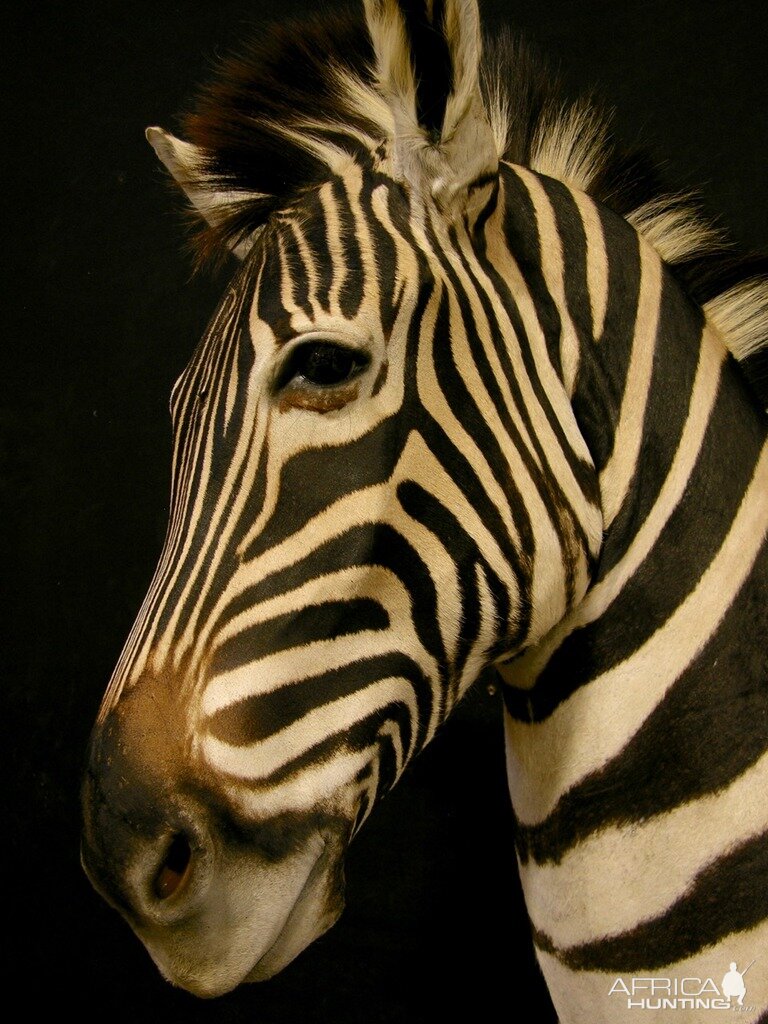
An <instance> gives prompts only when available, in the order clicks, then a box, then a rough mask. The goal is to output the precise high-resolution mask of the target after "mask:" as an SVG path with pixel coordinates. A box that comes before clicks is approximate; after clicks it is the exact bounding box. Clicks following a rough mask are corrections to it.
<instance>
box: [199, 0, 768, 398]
mask: <svg viewBox="0 0 768 1024" xmlns="http://www.w3.org/2000/svg"><path fill="white" fill-rule="evenodd" d="M482 83H483V92H484V97H485V104H486V109H487V112H488V116H489V119H490V122H491V127H492V130H493V134H494V138H495V141H496V146H497V151H498V154H499V157H500V158H501V159H503V160H506V161H509V162H511V163H515V164H520V165H523V166H525V167H529V168H531V169H532V170H534V171H537V172H539V173H541V174H545V175H548V176H550V177H553V178H557V179H558V180H560V181H562V182H564V183H565V184H567V185H569V186H572V187H573V188H576V189H581V190H582V191H584V192H586V193H587V194H588V195H590V196H592V197H593V198H594V199H596V200H598V201H600V202H601V203H603V204H605V205H606V206H607V207H609V208H610V209H612V210H614V211H615V212H616V213H618V214H620V215H621V216H622V217H624V218H625V219H626V220H627V221H629V222H630V223H631V224H632V225H633V226H634V227H635V228H636V229H637V230H638V231H639V232H640V233H641V234H642V235H643V236H644V237H645V238H646V239H648V241H649V242H650V243H651V244H652V245H653V246H654V248H655V249H656V250H657V252H658V253H659V255H660V256H661V257H662V259H663V260H664V261H665V262H666V263H667V264H668V265H669V266H670V268H671V269H672V271H673V273H675V275H676V276H677V277H678V278H679V279H680V280H681V282H682V283H683V286H684V287H685V289H686V291H687V293H688V295H690V297H691V298H692V299H693V300H694V301H695V302H697V303H698V304H699V305H700V306H701V307H702V308H703V310H704V313H705V315H706V317H707V320H708V321H709V322H710V323H711V324H712V325H713V326H714V328H715V329H716V330H717V331H718V332H719V333H720V335H721V336H722V338H723V340H724V342H725V344H726V345H727V347H728V348H729V349H730V351H731V352H732V353H733V355H734V356H735V357H736V359H737V360H738V361H739V363H740V365H741V367H742V369H743V371H744V373H745V375H746V376H747V378H748V380H749V381H750V383H751V384H752V387H753V389H754V390H755V391H756V392H757V395H758V397H759V399H760V400H761V402H762V405H763V407H764V408H765V406H766V404H768V260H766V258H765V257H754V256H743V255H741V254H739V253H738V252H737V250H736V249H735V247H734V246H733V245H732V244H731V243H730V242H729V241H728V239H727V238H726V237H725V235H724V233H723V232H722V231H721V230H719V229H717V228H715V227H713V225H712V224H711V223H710V222H709V221H707V220H706V219H705V218H704V217H703V216H702V215H701V213H700V211H699V208H698V205H697V202H696V200H695V198H693V197H692V196H691V195H690V194H681V193H670V192H668V191H666V190H665V189H664V188H663V187H662V185H661V183H660V178H659V175H658V173H657V171H656V168H655V167H654V165H653V162H652V161H651V160H650V159H649V158H648V156H647V155H645V154H644V153H643V152H641V151H638V150H627V149H624V148H622V147H621V146H619V144H618V143H617V142H616V140H615V139H614V138H613V135H612V132H611V118H610V115H609V114H607V113H606V111H605V110H604V109H603V108H602V107H601V106H600V105H599V104H598V103H596V102H595V101H594V100H592V99H578V100H575V101H574V100H570V99H568V98H567V97H566V95H565V93H564V90H563V89H562V86H561V83H560V82H559V80H558V78H557V76H556V75H553V74H552V73H551V72H550V70H549V69H548V68H547V67H546V65H545V64H543V63H542V62H541V61H540V60H539V59H537V58H536V59H535V58H533V57H532V56H531V55H530V53H529V51H528V50H527V49H526V48H525V47H524V46H522V45H521V44H519V43H518V42H516V41H515V40H514V39H513V38H512V37H511V36H502V37H501V38H498V37H496V38H495V39H494V40H486V42H485V52H484V56H483V68H482ZM421 99H422V102H425V103H429V101H430V97H429V94H428V92H425V93H424V96H423V97H422V98H421ZM182 133H183V135H184V137H185V138H186V139H188V140H189V141H190V142H191V143H192V144H193V145H195V146H197V147H199V149H200V150H201V151H202V152H204V153H205V159H204V160H203V161H202V162H201V163H200V165H199V166H198V167H197V168H196V171H195V175H194V177H193V179H192V180H191V182H190V183H191V184H192V185H193V187H195V188H198V189H200V190H201V191H210V192H211V193H214V192H215V193H217V194H218V196H219V200H218V204H217V219H216V224H215V226H211V225H209V224H204V225H203V226H202V230H201V231H200V232H199V233H198V235H197V239H196V247H197V252H198V256H199V257H200V258H201V259H205V258H207V257H210V256H217V255H219V254H221V253H222V252H225V251H228V250H229V249H231V248H234V247H235V246H236V245H237V244H238V243H241V242H243V241H244V240H245V239H247V238H249V237H251V236H253V235H254V234H256V233H257V232H258V231H259V230H260V228H261V227H262V226H263V225H264V224H265V223H266V221H267V220H268V218H269V217H270V215H271V214H272V213H274V212H275V211H277V210H280V209H285V208H287V207H289V206H291V205H292V204H293V203H294V202H295V201H296V200H297V199H298V198H299V197H300V196H301V194H302V193H303V192H305V191H306V190H308V189H312V188H314V187H317V186H318V185H320V184H321V183H322V182H323V181H325V180H327V179H328V176H329V173H332V172H333V171H336V170H340V169H342V168H343V164H344V162H345V161H348V160H349V159H350V157H351V158H353V159H355V158H358V159H360V158H366V159H370V156H371V154H374V153H376V152H377V151H379V150H380V149H381V147H382V145H383V146H385V147H386V146H387V144H388V143H389V142H390V141H391V139H392V136H393V122H392V115H391V113H390V109H389V107H388V106H387V104H386V103H385V102H384V100H383V98H382V96H381V95H380V93H379V92H378V90H377V87H376V82H375V77H374V72H373V50H372V47H371V42H370V38H369V36H368V32H367V29H366V26H365V23H364V20H363V18H362V16H361V15H360V14H358V13H356V12H354V11H345V12H343V13H338V12H336V13H331V12H324V13H323V15H322V17H314V18H309V19H307V20H301V21H295V20H294V21H287V22H282V23H279V24H275V25H273V26H271V27H268V28H266V29H261V30H260V31H259V34H258V36H257V37H256V38H255V39H254V40H253V41H251V42H250V43H248V44H247V45H246V46H245V48H244V49H243V51H242V52H241V54H240V55H239V56H237V57H232V58H230V59H228V60H226V61H224V62H223V63H222V64H221V66H220V68H219V70H218V73H217V75H216V77H215V79H214V80H213V82H212V83H210V84H209V85H208V86H206V87H205V88H204V90H203V91H202V92H201V93H200V94H199V96H198V97H197V100H196V103H195V106H194V108H193V110H192V112H191V113H190V114H188V115H187V116H186V117H185V118H184V119H183V122H182ZM222 193H224V194H226V197H228V200H227V201H225V202H224V203H223V204H222V203H221V195H222Z"/></svg>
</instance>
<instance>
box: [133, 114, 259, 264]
mask: <svg viewBox="0 0 768 1024" xmlns="http://www.w3.org/2000/svg"><path fill="white" fill-rule="evenodd" d="M144 134H145V135H146V137H147V142H148V143H149V144H150V146H151V147H152V149H154V151H155V153H157V155H158V158H159V160H160V162H161V163H162V164H163V166H164V167H165V168H166V170H167V171H169V173H170V174H171V177H172V178H173V180H174V181H175V182H176V184H177V185H178V186H179V188H181V190H182V192H184V194H185V195H186V197H187V199H188V200H189V201H190V203H191V204H192V206H193V207H194V208H195V210H196V211H197V212H198V214H199V215H200V216H201V217H202V219H203V220H204V221H205V222H206V224H208V225H209V226H210V227H212V228H217V227H219V225H220V224H221V223H222V222H223V221H224V219H225V217H228V216H230V215H231V214H232V211H233V209H234V208H235V207H236V206H237V204H238V200H239V199H240V198H241V197H240V195H239V194H238V193H237V192H233V191H230V192H222V191H216V190H215V189H212V188H207V187H206V177H207V172H206V157H205V152H204V151H203V150H202V149H200V148H199V147H198V146H193V145H192V144H191V143H190V142H184V141H183V140H182V139H177V138H176V136H175V135H171V133H170V132H166V131H164V130H163V129H162V128H156V127H152V128H147V130H146V132H145V133H144ZM242 198H243V199H245V198H248V197H247V196H243V197H242ZM253 242H254V236H253V235H251V236H250V237H249V238H246V239H244V240H239V241H238V242H236V243H233V244H231V245H230V246H229V248H230V250H231V251H232V253H233V254H234V255H235V256H237V258H238V259H244V257H245V256H246V254H247V253H248V251H249V250H250V248H251V246H252V245H253Z"/></svg>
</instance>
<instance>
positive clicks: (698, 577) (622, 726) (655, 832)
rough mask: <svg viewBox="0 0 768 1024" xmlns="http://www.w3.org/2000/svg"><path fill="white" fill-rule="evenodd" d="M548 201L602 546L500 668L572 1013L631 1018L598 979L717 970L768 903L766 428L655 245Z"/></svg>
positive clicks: (522, 811) (542, 906) (564, 995)
mask: <svg viewBox="0 0 768 1024" xmlns="http://www.w3.org/2000/svg"><path fill="white" fill-rule="evenodd" d="M540 188H541V190H542V191H543V193H544V194H545V195H546V200H545V201H544V200H542V199H541V197H540V201H539V208H536V209H535V211H534V213H535V216H533V217H531V224H535V225H537V226H538V232H537V234H536V237H535V238H532V242H531V245H534V243H538V253H539V257H540V258H539V262H538V264H537V265H536V264H534V266H536V267H537V269H536V270H534V273H540V274H541V279H542V284H543V287H542V288H541V294H543V295H544V296H545V298H544V299H542V300H540V309H541V310H542V315H543V316H549V317H550V320H551V321H552V320H557V321H559V323H560V325H561V328H560V330H556V329H553V330H551V331H550V333H549V338H550V342H549V344H550V352H551V357H552V361H553V364H554V365H556V366H557V367H558V371H559V373H560V375H561V378H562V379H563V380H564V382H565V384H566V386H570V389H571V394H572V402H573V409H574V411H575V414H576V418H577V421H578V423H579V427H580V429H581V431H582V433H583V436H584V438H585V440H586V441H587V445H588V447H589V449H590V452H591V453H592V456H593V459H594V462H595V468H596V470H597V472H598V474H599V480H600V500H601V505H602V509H603V518H604V524H605V535H604V540H603V546H602V550H601V552H600V557H599V561H598V563H597V565H596V568H595V574H594V578H593V580H592V583H591V585H590V587H589V590H588V591H587V593H586V595H585V597H584V599H583V600H582V601H581V602H580V603H579V604H578V605H577V606H576V607H575V608H574V609H573V610H571V611H570V612H569V613H568V614H567V615H566V616H565V617H564V618H563V620H562V621H561V622H560V623H559V624H557V625H556V626H555V627H554V629H552V630H551V631H550V633H549V634H548V635H547V636H546V637H544V638H543V640H542V641H541V642H540V643H538V644H537V645H535V646H534V647H532V648H530V649H528V650H527V651H526V652H525V653H523V654H522V655H521V656H520V657H518V658H516V659H515V660H513V661H511V662H508V663H507V664H505V665H504V666H503V668H502V675H503V678H504V680H505V682H506V683H508V684H509V685H508V686H507V687H506V692H505V703H506V709H507V714H506V716H505V717H506V738H507V759H508V777H509V786H510V794H511V797H512V803H513V807H514V811H515V815H516V818H517V821H518V831H517V847H518V856H519V859H520V863H521V874H522V880H523V886H524V891H525V895H526V902H527V905H528V909H529V913H530V915H531V919H532V923H533V927H534V935H535V937H536V941H537V946H538V950H539V959H540V961H541V964H542V967H543V969H544V972H545V975H546V977H547V983H548V986H549V988H550V991H551V993H552V995H553V999H554V1001H555V1005H556V1007H557V1009H558V1012H559V1013H560V1015H561V1019H562V1020H564V1021H567V1020H571V1019H579V1020H581V1019H582V1017H580V1016H578V1013H577V1012H575V1009H574V1008H579V1007H580V1008H581V1009H580V1010H579V1011H578V1012H586V1009H585V1008H586V1007H589V1014H590V1017H589V1019H591V1020H594V1021H602V1020H605V1021H616V1020H623V1019H624V1018H623V1017H622V1016H620V1015H618V1014H619V1011H620V1009H621V1008H620V1007H618V1004H617V1003H616V1001H615V1000H614V1002H613V1003H612V1002H611V1001H610V998H609V996H608V992H609V988H610V986H609V985H608V984H607V983H606V982H605V979H606V973H605V972H613V973H614V975H623V976H631V975H633V974H637V973H642V972H646V973H648V972H657V973H659V972H661V973H664V972H666V973H667V974H669V973H670V972H671V971H674V970H675V969H677V967H676V965H681V964H682V963H683V961H685V962H686V965H687V966H685V967H680V970H684V971H687V972H688V973H689V974H690V973H691V972H693V973H694V974H695V975H696V976H701V977H707V976H708V974H710V973H712V974H716V973H717V971H720V975H722V970H721V969H720V963H721V961H724V962H725V961H727V960H732V959H734V957H735V956H736V955H737V953H738V956H739V957H741V956H742V955H743V956H744V957H746V962H748V961H749V959H750V958H751V957H747V956H746V954H747V952H748V948H747V947H749V941H750V939H749V936H752V941H753V944H754V953H753V954H752V955H757V950H758V945H757V943H761V944H762V947H763V948H765V943H766V940H767V939H768V927H766V924H765V919H766V916H767V915H768V906H766V905H765V903H764V901H763V902H762V903H761V902H760V901H754V900H749V901H745V903H744V905H738V906H737V904H738V897H734V893H736V894H738V893H739V892H742V891H743V892H744V893H747V892H754V891H755V890H754V885H755V878H756V877H760V876H763V877H765V879H766V881H767V882H768V843H767V842H766V838H765V829H766V825H768V822H766V821H765V820H763V819H764V818H765V800H764V797H763V796H762V795H761V794H763V793H764V791H765V785H766V781H767V780H768V754H766V746H767V743H766V732H765V726H764V722H765V720H766V716H767V715H768V695H767V694H766V679H768V653H766V650H765V648H764V647H761V648H760V650H759V651H757V650H756V649H755V646H754V645H751V649H747V650H745V645H744V643H743V636H744V633H743V631H744V629H745V628H747V629H750V628H754V629H755V630H756V631H761V630H762V631H764V629H765V625H764V611H763V610H764V609H765V607H766V606H767V605H768V550H767V548H766V541H765V536H766V529H767V528H768V447H767V446H766V434H767V433H768V431H767V429H766V420H765V417H764V415H763V414H762V412H761V411H760V410H759V408H757V406H756V405H755V404H754V403H753V402H752V400H751V398H750V397H749V395H748V394H747V392H746V390H745V387H744V383H743V381H742V379H741V377H740V374H739V371H738V370H737V368H736V366H735V363H734V362H733V360H732V359H730V358H727V357H726V352H725V349H724V346H723V344H722V342H721V339H720V338H719V336H718V335H717V334H716V333H715V332H714V330H713V329H712V328H711V327H710V326H708V325H707V323H706V322H705V320H704V318H703V316H702V314H701V312H700V310H699V309H698V308H697V307H695V306H694V305H693V304H692V303H691V302H690V301H689V300H688V299H687V297H686V296H685V295H684V293H683V292H682V290H681V288H680V286H679V285H678V283H677V282H676V280H675V279H674V277H673V276H672V274H671V273H670V272H669V271H668V270H667V269H666V268H665V267H664V266H663V264H662V263H661V261H660V260H659V258H658V256H657V255H656V253H655V252H654V251H653V250H652V249H651V248H650V246H648V245H647V244H646V243H645V242H643V241H642V240H641V239H639V238H638V236H637V235H636V234H635V233H634V231H633V230H632V229H631V228H630V227H629V226H628V225H626V224H625V223H624V222H623V221H621V220H620V219H619V218H618V217H616V216H614V215H612V214H610V213H608V212H607V211H605V210H603V209H600V208H598V207H596V206H595V205H594V204H592V202H591V201H589V200H585V199H584V197H580V196H577V195H575V194H574V193H571V192H570V191H569V190H568V189H567V188H566V187H565V186H563V185H561V184H559V183H555V182H552V181H548V180H542V181H541V183H540ZM513 206H514V208H516V209H521V205H520V197H518V203H516V204H508V207H507V216H508V217H511V216H512V214H511V213H510V212H509V211H510V209H512V208H513ZM542 211H543V212H542ZM530 212H531V211H530V208H529V210H528V211H527V212H525V213H523V214H521V219H527V218H528V216H529V214H530ZM547 219H549V222H550V223H551V225H552V226H553V227H554V230H555V231H556V234H557V236H558V237H559V239H560V247H561V248H559V249H558V248H557V246H556V245H555V244H554V242H553V241H552V238H550V237H548V235H547V229H548V220H547ZM528 231H529V233H530V232H532V231H533V228H531V227H529V228H528ZM562 268H565V270H562ZM558 294H559V296H560V299H561V301H562V303H563V305H562V306H559V307H558ZM587 296H588V297H589V298H588V300H587V298H586V297H587ZM569 334H571V337H572V338H573V339H575V340H574V343H573V346H572V348H570V349H569V348H567V346H566V343H565V341H564V339H567V337H568V335H569ZM745 624H746V626H745ZM758 646H759V645H758ZM735 822H736V823H737V824H734V823H735ZM724 849H726V850H727V851H728V852H727V853H725V854H723V850H724ZM764 890H765V887H764ZM638 920H640V921H642V924H641V925H639V926H638V925H637V921H638ZM737 932H738V933H739V935H738V936H736V934H735V933H737ZM744 936H747V937H746V938H745V937H744ZM729 944H730V945H729ZM742 947H743V948H742ZM749 948H752V947H749ZM706 949H708V950H709V951H708V952H706V953H705V950H706ZM729 949H730V950H731V952H730V953H728V950H729ZM725 966H726V967H727V963H726V964H725ZM723 969H725V968H723ZM718 981H719V977H718ZM766 984H767V985H768V982H767V983H766ZM761 998H765V999H766V1001H767V1002H768V989H767V990H766V992H765V993H761ZM761 1005H762V1004H761ZM585 1019H586V1018H585ZM675 1019H678V1018H677V1017H676V1018H675ZM679 1019H680V1020H688V1019H689V1018H688V1017H686V1016H685V1015H684V1014H681V1015H680V1017H679ZM690 1019H691V1020H693V1019H699V1018H696V1017H695V1016H694V1017H691V1018H690Z"/></svg>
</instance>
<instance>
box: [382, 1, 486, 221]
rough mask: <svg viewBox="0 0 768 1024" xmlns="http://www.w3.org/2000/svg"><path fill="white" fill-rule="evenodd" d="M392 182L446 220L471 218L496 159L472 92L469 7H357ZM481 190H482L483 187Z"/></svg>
mask: <svg viewBox="0 0 768 1024" xmlns="http://www.w3.org/2000/svg"><path fill="white" fill-rule="evenodd" d="M364 2H365V12H366V19H367V22H368V31H369V33H370V36H371V40H372V42H373V49H374V53H375V57H376V75H377V78H378V83H379V89H380V90H381V92H382V94H383V96H384V98H385V99H386V101H387V103H388V105H389V107H390V110H391V112H392V114H393V117H394V133H395V134H394V153H393V160H394V166H395V174H396V176H397V177H399V178H400V179H401V180H405V181H407V182H408V183H409V184H410V185H411V186H412V187H414V188H416V189H417V190H418V191H420V192H422V193H423V194H426V195H428V196H430V197H431V198H432V199H433V200H434V201H435V202H436V203H437V205H438V206H439V208H440V209H441V210H442V211H443V212H445V213H447V214H449V215H454V216H455V215H458V216H461V215H462V214H468V215H469V216H470V219H472V214H473V212H474V213H478V212H479V211H480V209H481V208H482V207H483V206H485V205H486V204H487V202H488V198H489V192H488V188H489V187H490V186H492V185H493V184H494V183H495V180H496V174H497V171H498V166H499V154H498V150H497V146H496V142H495V139H494V135H493V132H492V130H491V126H490V123H489V119H488V115H487V112H486V109H485V105H484V102H483V96H482V92H481V88H480V57H481V51H482V38H481V33H480V19H479V14H478V9H477V0H416V2H414V0H364ZM484 186H486V187H484Z"/></svg>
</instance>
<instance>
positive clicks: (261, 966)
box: [243, 839, 344, 982]
mask: <svg viewBox="0 0 768 1024" xmlns="http://www.w3.org/2000/svg"><path fill="white" fill-rule="evenodd" d="M332 849H333V847H332V845H331V844H330V843H329V842H328V840H327V839H325V840H324V842H323V850H322V852H321V853H320V855H319V857H318V858H317V860H316V861H315V863H314V865H313V867H312V869H311V870H310V872H309V875H308V876H307V879H306V881H305V883H304V885H303V887H302V889H301V891H300V892H299V894H298V896H297V898H296V901H295V903H294V904H293V907H292V908H291V910H290V911H289V913H288V916H287V917H286V919H285V923H284V924H283V927H282V928H281V929H280V932H279V934H278V936H277V938H276V939H275V941H274V942H273V943H272V945H271V946H270V947H269V949H268V950H267V951H266V952H265V953H264V954H263V955H262V956H261V957H260V958H259V960H258V961H257V962H256V963H255V964H254V966H253V968H252V969H251V970H250V971H249V972H248V974H247V975H246V976H245V978H243V981H247V982H256V981H267V980H268V979H269V978H271V977H273V976H274V975H275V974H278V973H279V972H280V971H282V970H283V968H284V967H287V966H288V964H289V963H290V962H291V961H292V960H294V959H295V958H296V957H297V956H298V955H299V953H301V952H302V951H303V950H304V949H306V947H307V946H308V945H310V943H312V942H314V940H315V939H317V938H319V937H320V936H321V935H322V934H324V933H325V932H326V931H328V929H329V928H331V927H332V926H333V925H334V924H335V923H336V921H338V919H339V917H340V916H341V912H342V910H343V909H344V894H343V886H342V885H341V884H338V885H334V884H333V879H336V878H338V877H339V876H340V874H341V872H338V871H335V870H333V863H332V862H333V854H332Z"/></svg>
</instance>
